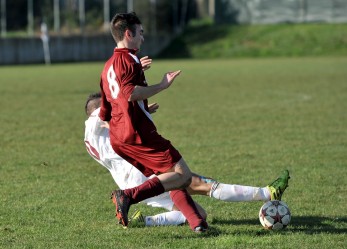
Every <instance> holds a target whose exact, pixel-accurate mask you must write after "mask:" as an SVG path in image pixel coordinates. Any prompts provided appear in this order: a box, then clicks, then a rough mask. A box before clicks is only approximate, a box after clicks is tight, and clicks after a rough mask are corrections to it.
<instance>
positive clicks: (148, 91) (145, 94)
mask: <svg viewBox="0 0 347 249" xmlns="http://www.w3.org/2000/svg"><path fill="white" fill-rule="evenodd" d="M180 73H181V70H178V71H174V72H168V73H166V74H164V77H163V79H162V80H161V82H160V83H158V84H155V85H151V86H135V88H134V90H133V92H132V93H131V95H130V97H129V99H128V101H137V100H144V99H148V98H150V97H152V96H154V95H156V94H157V93H159V92H161V91H163V90H165V89H166V88H168V87H169V86H171V84H172V83H173V82H174V80H175V78H176V77H177V76H178V75H179V74H180Z"/></svg>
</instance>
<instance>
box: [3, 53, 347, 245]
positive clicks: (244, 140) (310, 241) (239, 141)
mask: <svg viewBox="0 0 347 249" xmlns="http://www.w3.org/2000/svg"><path fill="white" fill-rule="evenodd" d="M102 67H103V63H85V64H66V65H52V66H40V65H36V66H12V67H1V68H0V75H1V82H0V90H1V95H2V96H1V99H0V104H1V107H2V109H1V129H0V137H1V153H0V196H1V202H0V248H128V249H131V248H345V246H346V233H347V210H346V194H347V188H346V184H347V180H346V173H347V168H346V164H347V126H346V124H347V112H346V110H347V101H346V100H347V82H346V79H347V71H346V68H347V58H346V57H342V56H339V57H325V58H323V57H322V58H300V59H299V58H289V59H288V58H287V59H286V58H277V59H274V58H272V59H239V60H222V59H220V60H193V61H192V60H176V61H165V60H156V61H154V62H153V66H152V68H151V70H150V71H148V72H147V79H148V81H149V82H152V83H155V82H157V81H159V80H160V79H161V77H162V74H163V73H164V72H165V71H169V70H174V69H182V70H183V73H182V75H181V76H180V77H179V79H177V81H176V82H175V83H174V85H173V86H172V87H171V88H170V89H168V90H167V91H165V92H163V93H161V94H159V95H158V96H156V97H155V98H153V99H151V101H157V102H158V103H159V104H160V109H159V111H158V112H157V113H156V114H155V116H154V118H155V122H156V124H157V127H158V129H159V131H160V132H161V133H162V134H163V135H164V136H165V137H167V138H169V139H170V140H171V141H172V142H173V144H174V145H175V146H176V147H177V148H178V149H179V150H180V151H181V152H182V154H183V155H184V158H185V160H186V161H187V162H188V164H189V165H190V168H191V169H192V170H193V171H195V172H198V173H201V174H203V175H207V176H212V177H214V178H216V179H218V180H220V181H221V182H225V183H235V184H244V185H254V186H264V185H266V184H268V183H269V182H270V181H272V180H273V179H274V178H275V177H276V176H277V175H278V173H279V172H280V171H281V170H282V169H284V168H288V169H289V170H290V172H291V175H292V179H291V181H290V187H289V188H288V190H287V191H286V193H285V195H284V197H283V200H284V201H286V202H287V203H288V205H289V207H290V209H291V212H292V222H291V224H290V226H289V227H288V228H287V229H286V230H285V231H282V232H271V231H266V230H263V229H262V228H261V225H260V223H259V221H258V218H257V214H258V210H259V208H260V206H261V203H259V202H255V203H225V202H219V201H216V200H213V199H210V198H207V197H195V200H197V201H198V202H199V203H200V204H201V205H202V206H203V207H204V208H205V209H206V211H207V212H208V213H209V217H208V222H209V224H210V232H209V233H208V234H206V235H196V234H194V233H192V232H191V231H190V229H189V227H188V226H180V227H165V228H158V227H155V228H133V229H128V230H123V229H122V228H121V227H120V226H119V225H117V224H116V220H115V218H114V207H113V204H112V202H111V200H110V199H109V193H110V191H111V190H112V189H113V188H114V184H113V180H112V178H111V176H110V174H109V173H108V172H107V171H106V169H104V168H102V167H101V166H99V165H98V164H97V163H96V162H95V161H94V160H93V159H91V158H90V157H89V156H88V154H87V152H86V150H85V148H84V143H83V132H84V120H85V114H84V102H85V99H86V96H87V95H88V94H89V93H91V92H94V91H97V90H98V82H99V73H100V71H101V69H102ZM133 208H134V207H132V208H131V211H130V212H132V210H133ZM138 208H140V209H141V210H142V211H143V212H144V213H146V214H155V213H158V212H161V211H162V210H160V209H159V210H158V209H151V208H148V207H146V206H144V205H141V206H139V207H138Z"/></svg>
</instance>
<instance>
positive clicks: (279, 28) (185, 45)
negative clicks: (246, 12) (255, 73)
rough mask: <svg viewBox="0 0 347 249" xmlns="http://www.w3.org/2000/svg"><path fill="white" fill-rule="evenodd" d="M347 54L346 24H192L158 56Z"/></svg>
mask: <svg viewBox="0 0 347 249" xmlns="http://www.w3.org/2000/svg"><path fill="white" fill-rule="evenodd" d="M326 55H335V56H341V55H344V56H346V55H347V24H312V23H311V24H278V25H239V26H232V25H218V26H217V25H213V24H211V23H206V22H198V23H192V24H191V25H189V26H188V28H187V29H186V30H185V32H183V34H182V35H180V36H178V37H177V38H176V39H175V40H174V41H173V42H172V43H171V45H170V46H168V48H166V49H165V50H164V51H163V52H162V53H161V54H160V55H159V56H158V57H161V58H173V57H174V58H238V57H268V56H271V57H288V56H289V57H297V56H326Z"/></svg>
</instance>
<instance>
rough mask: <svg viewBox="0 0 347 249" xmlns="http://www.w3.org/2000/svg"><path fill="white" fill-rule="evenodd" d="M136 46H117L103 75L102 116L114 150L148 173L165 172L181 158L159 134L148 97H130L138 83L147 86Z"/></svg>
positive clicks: (100, 114) (101, 84) (147, 174)
mask: <svg viewBox="0 0 347 249" xmlns="http://www.w3.org/2000/svg"><path fill="white" fill-rule="evenodd" d="M135 52H136V50H132V49H127V48H121V49H119V48H116V49H115V50H114V54H113V56H112V57H111V58H110V59H109V60H108V61H107V62H106V64H105V67H104V70H103V72H102V75H101V82H100V87H101V95H102V98H101V107H100V113H99V117H100V118H101V119H102V120H104V121H110V140H111V145H112V148H113V149H114V151H115V152H116V153H117V154H118V155H120V156H121V157H123V158H124V159H125V160H127V161H128V162H129V163H131V164H132V165H134V166H135V167H136V168H138V169H139V170H140V171H141V172H142V173H143V174H144V175H146V176H149V175H151V174H153V172H154V173H158V172H166V171H167V170H169V169H170V168H172V167H173V166H174V165H175V164H176V163H177V162H178V161H179V160H180V159H181V158H182V156H181V155H180V153H179V152H178V151H177V150H176V149H175V148H174V147H173V146H172V144H171V142H170V141H169V140H166V139H165V138H163V137H162V136H160V135H159V134H158V132H157V129H156V127H155V125H154V123H153V122H152V117H151V115H150V114H149V112H148V102H147V100H138V101H129V97H130V95H131V94H132V92H133V90H134V88H135V86H147V83H146V79H145V75H144V73H143V70H142V65H141V63H140V60H139V59H138V58H137V56H136V55H135Z"/></svg>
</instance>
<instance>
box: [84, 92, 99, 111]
mask: <svg viewBox="0 0 347 249" xmlns="http://www.w3.org/2000/svg"><path fill="white" fill-rule="evenodd" d="M100 101H101V93H92V94H90V95H89V96H88V98H87V101H86V105H85V106H84V110H85V111H86V114H87V116H88V117H89V116H90V115H91V114H92V112H93V110H95V109H97V108H99V107H100Z"/></svg>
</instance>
